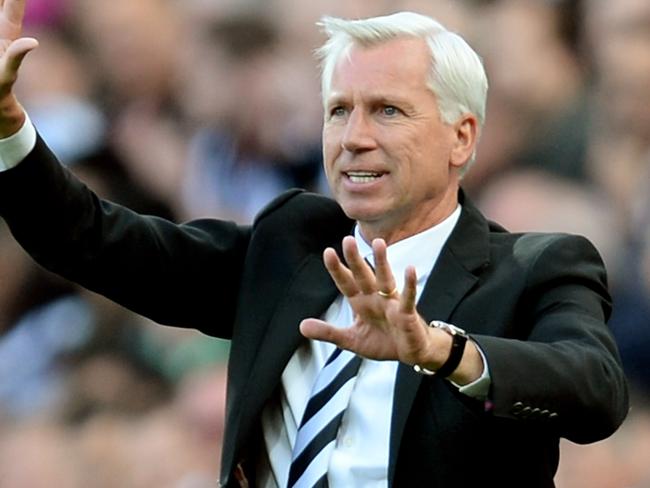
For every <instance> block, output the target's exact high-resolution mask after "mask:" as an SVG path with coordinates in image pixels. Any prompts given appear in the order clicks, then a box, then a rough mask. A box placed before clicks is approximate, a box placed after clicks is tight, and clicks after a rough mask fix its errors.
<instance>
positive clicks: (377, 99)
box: [325, 94, 414, 110]
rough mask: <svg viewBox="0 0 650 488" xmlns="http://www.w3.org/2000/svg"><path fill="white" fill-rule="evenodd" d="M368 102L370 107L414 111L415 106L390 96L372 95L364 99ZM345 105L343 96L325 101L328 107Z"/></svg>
mask: <svg viewBox="0 0 650 488" xmlns="http://www.w3.org/2000/svg"><path fill="white" fill-rule="evenodd" d="M364 98H365V100H366V102H367V103H369V104H370V105H379V104H381V105H396V106H398V107H403V108H405V109H407V110H413V109H414V106H413V104H412V103H410V102H408V101H406V100H405V99H403V98H401V97H394V96H389V95H381V94H378V95H373V94H370V95H369V96H367V97H364ZM341 104H343V105H345V104H347V97H346V96H345V95H342V94H338V95H337V94H335V95H334V96H332V97H330V98H328V99H326V101H325V106H327V107H332V106H336V105H341Z"/></svg>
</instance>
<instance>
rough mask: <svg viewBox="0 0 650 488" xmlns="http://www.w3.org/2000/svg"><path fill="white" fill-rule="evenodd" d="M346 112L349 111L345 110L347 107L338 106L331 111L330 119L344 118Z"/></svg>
mask: <svg viewBox="0 0 650 488" xmlns="http://www.w3.org/2000/svg"><path fill="white" fill-rule="evenodd" d="M346 112H347V110H345V107H343V106H341V105H338V106H336V107H332V109H330V117H343V116H344V115H345V114H346Z"/></svg>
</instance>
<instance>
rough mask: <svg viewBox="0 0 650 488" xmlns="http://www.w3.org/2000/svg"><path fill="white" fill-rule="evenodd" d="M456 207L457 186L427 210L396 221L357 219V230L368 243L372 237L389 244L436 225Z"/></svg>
mask: <svg viewBox="0 0 650 488" xmlns="http://www.w3.org/2000/svg"><path fill="white" fill-rule="evenodd" d="M456 207H458V188H454V189H453V191H452V190H449V191H447V193H445V194H444V195H443V196H442V198H441V199H440V200H439V201H438V202H437V203H435V204H434V205H433V206H432V208H431V210H430V211H429V212H426V213H424V212H423V213H422V214H418V215H417V216H415V217H414V218H411V219H407V220H403V219H402V220H399V221H397V222H391V221H389V220H388V219H386V220H383V219H382V220H377V221H373V222H361V221H359V222H358V225H359V231H360V233H361V236H362V237H363V239H364V240H365V241H366V242H368V243H372V241H373V240H374V239H383V240H384V241H385V242H386V244H387V245H391V244H394V243H396V242H398V241H401V240H403V239H407V238H409V237H411V236H414V235H416V234H419V233H420V232H423V231H425V230H427V229H430V228H431V227H434V226H436V225H438V224H439V223H440V222H442V221H444V220H445V219H446V218H447V217H449V216H450V215H451V214H452V213H453V212H454V210H456Z"/></svg>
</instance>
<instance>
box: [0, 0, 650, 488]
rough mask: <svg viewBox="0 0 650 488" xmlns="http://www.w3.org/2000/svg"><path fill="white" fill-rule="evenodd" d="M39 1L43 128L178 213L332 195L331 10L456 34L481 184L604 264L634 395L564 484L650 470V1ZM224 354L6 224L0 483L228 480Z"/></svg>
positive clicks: (564, 467)
mask: <svg viewBox="0 0 650 488" xmlns="http://www.w3.org/2000/svg"><path fill="white" fill-rule="evenodd" d="M27 7H28V13H27V22H26V31H27V32H26V33H27V34H28V35H31V36H35V37H37V38H38V39H39V41H40V47H39V48H38V49H37V50H36V51H35V52H34V53H32V54H30V55H29V57H28V58H27V60H26V62H25V63H24V66H23V69H22V73H21V77H20V81H19V85H18V88H17V90H18V96H19V99H20V100H21V102H22V104H23V105H24V106H25V107H26V109H27V111H28V113H29V115H30V117H31V119H32V121H33V122H34V124H35V125H36V127H37V129H38V130H39V132H40V134H41V135H42V136H43V137H44V139H45V140H46V141H47V143H48V144H49V145H50V147H51V148H52V149H53V150H54V152H55V153H56V154H57V155H58V156H59V158H60V159H61V161H62V162H63V163H64V164H65V165H67V166H68V167H69V168H70V169H71V170H72V171H74V172H75V173H76V174H77V175H78V176H79V177H80V178H82V179H83V180H84V181H85V182H86V183H87V184H88V185H89V186H91V187H92V188H93V189H95V190H96V191H97V192H98V193H99V194H100V195H102V196H104V197H106V198H108V199H111V200H113V201H116V202H119V203H122V204H124V205H127V206H129V207H131V208H133V209H135V210H137V211H140V212H145V213H149V214H156V215H160V216H163V217H166V218H169V219H172V220H175V221H184V220H188V219H192V218H198V217H204V216H214V217H220V218H226V219H232V220H236V221H238V222H241V223H248V222H250V221H251V220H252V218H253V216H254V215H255V213H256V212H257V211H258V210H259V209H260V208H261V207H262V206H263V205H264V204H265V203H267V202H268V201H269V200H270V199H271V198H273V197H274V196H275V195H276V194H278V193H279V192H281V191H282V190H284V189H286V188H289V187H295V186H298V187H303V188H307V189H310V190H313V191H317V192H323V193H327V188H326V183H325V181H324V178H323V174H322V171H321V162H320V128H321V118H322V115H321V99H320V93H319V81H318V67H317V63H316V62H315V61H314V59H313V55H312V52H313V49H314V48H315V47H317V46H318V45H319V44H320V43H321V42H322V40H323V37H322V35H321V33H320V32H319V30H318V28H317V26H316V25H315V24H316V22H317V21H318V19H319V18H320V17H321V16H322V15H324V14H328V15H336V16H344V17H365V16H369V15H379V14H384V13H390V12H394V11H397V10H414V11H417V12H421V13H424V14H429V15H432V16H433V17H435V18H437V19H439V20H440V21H441V22H443V23H444V24H445V25H446V26H447V27H449V28H450V29H451V30H454V31H457V32H459V33H461V34H462V35H463V36H464V37H465V38H466V39H468V41H469V42H470V44H472V46H473V47H474V48H475V49H476V50H477V51H478V53H479V54H480V55H481V57H482V58H483V60H484V62H485V65H486V69H487V72H488V77H489V79H490V94H489V99H488V116H487V124H486V129H485V131H484V133H483V135H482V138H481V141H480V144H479V148H478V154H477V160H476V163H475V164H474V166H473V168H472V170H471V171H470V172H469V173H468V174H467V176H466V177H465V180H464V186H465V188H466V190H467V192H468V194H469V195H470V196H471V197H472V198H473V199H474V200H475V201H476V202H477V203H478V204H479V206H480V207H481V208H482V209H483V211H484V212H485V213H486V214H487V215H488V216H489V217H490V218H492V219H494V220H496V221H498V222H500V223H502V224H503V225H505V226H506V227H507V228H508V229H509V230H512V231H524V230H525V231H529V230H533V231H563V232H573V233H579V234H583V235H586V236H587V237H589V238H590V239H591V240H592V241H593V242H594V243H595V244H596V246H597V247H598V249H599V250H600V252H601V254H602V256H603V258H604V260H605V261H606V263H607V266H608V270H609V276H610V286H611V291H612V294H613V297H614V314H613V316H612V319H611V322H610V323H611V327H612V329H613V331H614V334H615V335H616V338H617V340H618V344H619V347H620V350H621V354H622V358H623V362H624V366H625V369H626V371H627V373H628V376H629V379H630V385H631V387H632V392H633V401H632V409H631V411H630V415H629V418H628V420H627V421H626V422H625V424H624V425H623V427H622V428H621V430H620V431H619V432H617V433H616V434H615V435H614V436H613V437H612V438H610V439H608V440H606V441H602V442H600V443H597V444H594V445H590V446H576V445H574V444H571V443H569V442H563V443H562V458H561V465H560V470H559V473H558V476H557V484H558V487H559V488H580V487H590V488H619V487H629V488H639V487H648V486H650V466H649V465H648V462H647V460H648V459H650V407H649V406H648V398H649V397H650V192H648V191H647V187H648V184H649V183H650V2H648V0H617V1H616V2H610V1H607V0H473V1H470V0H374V1H372V2H370V1H366V0H310V1H300V2H299V1H292V0H137V1H134V0H111V1H110V2H106V1H105V0H28V2H27ZM124 275H125V276H124V277H125V279H129V277H128V270H125V273H124ZM214 320H219V317H218V314H215V317H214ZM227 356H228V344H227V343H226V342H224V341H220V340H218V339H214V338H209V337H205V336H203V335H201V334H199V333H197V332H195V331H187V330H178V329H173V328H168V327H161V326H159V325H155V324H152V323H151V322H150V321H148V320H146V319H144V318H142V317H139V316H137V315H134V314H133V313H131V312H129V311H127V310H125V309H123V308H121V307H119V306H117V305H115V304H113V303H111V302H108V301H107V300H105V299H104V298H102V297H100V296H98V295H95V294H93V293H90V292H88V291H85V290H82V289H80V288H78V287H76V286H75V285H73V284H70V283H68V282H66V281H63V280H62V279H60V278H58V277H56V276H53V275H51V274H49V273H47V272H45V271H44V270H42V269H40V268H38V267H37V266H36V265H35V264H33V262H32V261H31V259H30V258H29V257H27V256H26V255H25V254H24V252H23V251H22V250H21V249H20V248H19V247H18V246H17V245H16V244H15V243H14V241H13V239H12V238H11V236H10V235H9V232H8V230H7V229H6V227H5V226H4V224H3V223H2V221H0V488H28V487H29V488H41V487H51V486H56V487H60V488H77V487H80V488H81V487H88V486H92V487H97V488H112V487H124V488H140V487H142V488H145V487H147V488H148V487H152V486H155V487H160V488H165V487H170V488H203V487H211V486H214V485H215V483H216V481H215V480H216V478H217V473H218V470H219V455H220V439H221V433H222V429H223V409H224V389H225V376H224V374H225V362H226V359H227ZM604 387H606V386H604ZM486 443H489V440H488V439H486Z"/></svg>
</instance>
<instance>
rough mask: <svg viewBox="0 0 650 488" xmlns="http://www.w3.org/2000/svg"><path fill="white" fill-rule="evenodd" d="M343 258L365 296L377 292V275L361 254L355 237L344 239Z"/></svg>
mask: <svg viewBox="0 0 650 488" xmlns="http://www.w3.org/2000/svg"><path fill="white" fill-rule="evenodd" d="M343 256H344V257H345V262H346V263H347V265H348V268H349V269H350V271H352V276H353V277H354V280H355V282H356V284H357V286H358V287H359V289H360V290H361V291H362V292H363V293H365V294H371V293H374V292H375V291H377V285H376V282H377V280H376V279H375V273H374V272H373V271H372V268H371V267H370V265H369V264H368V263H367V262H366V261H365V260H364V259H363V258H362V257H361V254H359V248H358V247H357V243H356V241H355V240H354V237H352V236H346V237H344V238H343Z"/></svg>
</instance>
